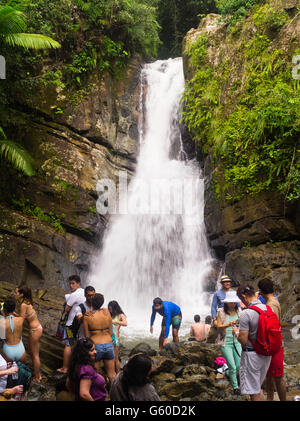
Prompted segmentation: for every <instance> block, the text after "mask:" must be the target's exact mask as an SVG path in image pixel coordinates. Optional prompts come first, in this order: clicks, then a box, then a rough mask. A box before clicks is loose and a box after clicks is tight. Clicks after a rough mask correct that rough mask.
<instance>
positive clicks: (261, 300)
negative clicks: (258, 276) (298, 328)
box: [258, 293, 279, 304]
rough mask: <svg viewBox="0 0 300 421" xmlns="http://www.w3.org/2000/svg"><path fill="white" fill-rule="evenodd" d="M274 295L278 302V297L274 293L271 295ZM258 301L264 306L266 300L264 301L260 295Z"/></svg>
mask: <svg viewBox="0 0 300 421" xmlns="http://www.w3.org/2000/svg"><path fill="white" fill-rule="evenodd" d="M273 295H274V297H275V298H276V300H277V301H279V300H278V297H277V295H276V294H275V293H274V294H273ZM258 299H259V300H260V302H261V303H262V304H266V300H265V299H264V297H262V296H261V295H260V296H259V297H258Z"/></svg>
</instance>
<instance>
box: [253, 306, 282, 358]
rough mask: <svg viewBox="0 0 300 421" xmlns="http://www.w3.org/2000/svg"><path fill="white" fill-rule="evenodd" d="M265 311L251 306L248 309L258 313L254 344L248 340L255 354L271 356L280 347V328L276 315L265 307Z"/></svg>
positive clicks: (269, 308) (268, 307)
mask: <svg viewBox="0 0 300 421" xmlns="http://www.w3.org/2000/svg"><path fill="white" fill-rule="evenodd" d="M266 307H267V310H262V309H261V308H259V307H257V306H255V305H253V306H250V307H248V308H251V309H252V310H255V311H257V312H258V313H259V319H258V328H257V336H256V342H253V341H252V340H251V339H250V338H249V340H250V342H251V343H252V346H253V348H254V349H255V351H256V353H257V354H260V355H265V356H271V355H274V354H276V352H277V351H279V349H280V348H281V346H282V333H281V326H280V322H279V320H278V317H277V315H276V313H274V311H273V310H272V309H271V307H270V306H267V305H266Z"/></svg>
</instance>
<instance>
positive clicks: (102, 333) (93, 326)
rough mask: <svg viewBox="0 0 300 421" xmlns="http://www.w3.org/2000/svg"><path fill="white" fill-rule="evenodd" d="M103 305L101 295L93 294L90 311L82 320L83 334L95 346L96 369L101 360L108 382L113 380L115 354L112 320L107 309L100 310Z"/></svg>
mask: <svg viewBox="0 0 300 421" xmlns="http://www.w3.org/2000/svg"><path fill="white" fill-rule="evenodd" d="M103 303H104V296H103V295H102V294H95V296H94V298H93V300H92V311H89V312H88V313H87V314H85V315H84V318H83V329H84V334H85V336H86V337H87V338H91V340H92V341H93V342H94V344H95V350H96V361H97V364H96V367H97V368H98V367H99V365H100V360H103V363H104V368H105V371H106V374H107V377H108V379H109V382H110V384H111V382H112V381H113V379H114V378H115V375H116V372H115V361H114V360H115V353H114V346H113V343H112V334H113V328H112V319H111V315H110V312H109V311H108V309H107V308H101V307H102V305H103Z"/></svg>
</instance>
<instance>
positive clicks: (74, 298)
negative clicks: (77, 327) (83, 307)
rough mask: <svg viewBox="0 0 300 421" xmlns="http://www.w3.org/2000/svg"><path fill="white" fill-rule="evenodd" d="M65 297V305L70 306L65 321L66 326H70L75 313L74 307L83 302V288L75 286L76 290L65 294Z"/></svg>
mask: <svg viewBox="0 0 300 421" xmlns="http://www.w3.org/2000/svg"><path fill="white" fill-rule="evenodd" d="M65 299H66V304H67V306H69V307H72V308H71V310H70V311H69V315H68V320H67V323H66V326H71V324H72V322H73V319H74V317H75V315H76V307H77V306H79V304H81V303H84V302H85V296H84V289H83V288H77V289H76V291H74V292H72V293H71V294H66V295H65Z"/></svg>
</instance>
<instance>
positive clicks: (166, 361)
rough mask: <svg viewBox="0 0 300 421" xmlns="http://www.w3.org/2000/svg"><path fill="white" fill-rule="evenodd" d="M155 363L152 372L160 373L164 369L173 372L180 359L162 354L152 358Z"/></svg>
mask: <svg viewBox="0 0 300 421" xmlns="http://www.w3.org/2000/svg"><path fill="white" fill-rule="evenodd" d="M151 360H152V364H153V371H152V374H153V375H154V374H158V373H161V372H162V371H165V372H172V370H174V369H175V367H176V366H177V364H178V360H176V359H173V358H167V357H162V356H155V357H152V358H151Z"/></svg>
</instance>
